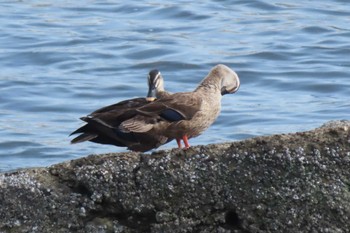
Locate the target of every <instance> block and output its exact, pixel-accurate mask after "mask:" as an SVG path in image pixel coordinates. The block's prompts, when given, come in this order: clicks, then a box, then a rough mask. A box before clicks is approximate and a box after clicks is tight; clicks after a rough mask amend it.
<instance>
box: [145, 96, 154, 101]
mask: <svg viewBox="0 0 350 233" xmlns="http://www.w3.org/2000/svg"><path fill="white" fill-rule="evenodd" d="M146 100H147V101H148V102H153V101H155V100H156V98H155V97H146Z"/></svg>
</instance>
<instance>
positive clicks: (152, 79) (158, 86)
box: [146, 69, 164, 101]
mask: <svg viewBox="0 0 350 233" xmlns="http://www.w3.org/2000/svg"><path fill="white" fill-rule="evenodd" d="M161 91H164V80H163V76H162V74H161V73H160V71H159V70H157V69H154V70H151V71H150V72H149V74H148V93H147V98H146V99H147V101H153V100H155V99H156V98H157V93H158V92H161Z"/></svg>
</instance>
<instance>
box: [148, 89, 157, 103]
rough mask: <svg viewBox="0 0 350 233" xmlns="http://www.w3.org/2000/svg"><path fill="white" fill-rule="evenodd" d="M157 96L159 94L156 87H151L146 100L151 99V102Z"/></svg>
mask: <svg viewBox="0 0 350 233" xmlns="http://www.w3.org/2000/svg"><path fill="white" fill-rule="evenodd" d="M156 98H157V96H156V88H155V87H149V89H148V93H147V97H146V100H147V101H149V102H152V101H154V100H155V99H156Z"/></svg>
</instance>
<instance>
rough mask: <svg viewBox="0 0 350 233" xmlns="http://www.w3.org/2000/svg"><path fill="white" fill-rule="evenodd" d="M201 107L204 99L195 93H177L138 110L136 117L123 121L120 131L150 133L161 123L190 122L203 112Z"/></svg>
mask: <svg viewBox="0 0 350 233" xmlns="http://www.w3.org/2000/svg"><path fill="white" fill-rule="evenodd" d="M201 106H202V99H201V98H199V96H196V95H194V94H193V93H176V94H173V95H171V96H169V98H163V99H159V100H156V101H154V102H152V103H149V104H147V105H144V106H143V107H140V108H138V109H136V114H135V116H134V117H131V118H129V119H127V120H125V121H123V122H122V123H121V124H120V126H119V129H120V130H121V131H123V132H137V133H144V132H148V131H150V130H151V129H152V128H153V127H154V125H156V124H159V123H161V122H167V123H174V122H178V121H181V120H190V119H192V117H193V116H194V115H195V114H196V113H197V112H198V111H200V110H201Z"/></svg>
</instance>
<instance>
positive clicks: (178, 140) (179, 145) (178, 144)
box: [176, 138, 182, 148]
mask: <svg viewBox="0 0 350 233" xmlns="http://www.w3.org/2000/svg"><path fill="white" fill-rule="evenodd" d="M176 142H177V146H178V148H181V147H182V146H181V139H178V138H176Z"/></svg>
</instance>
